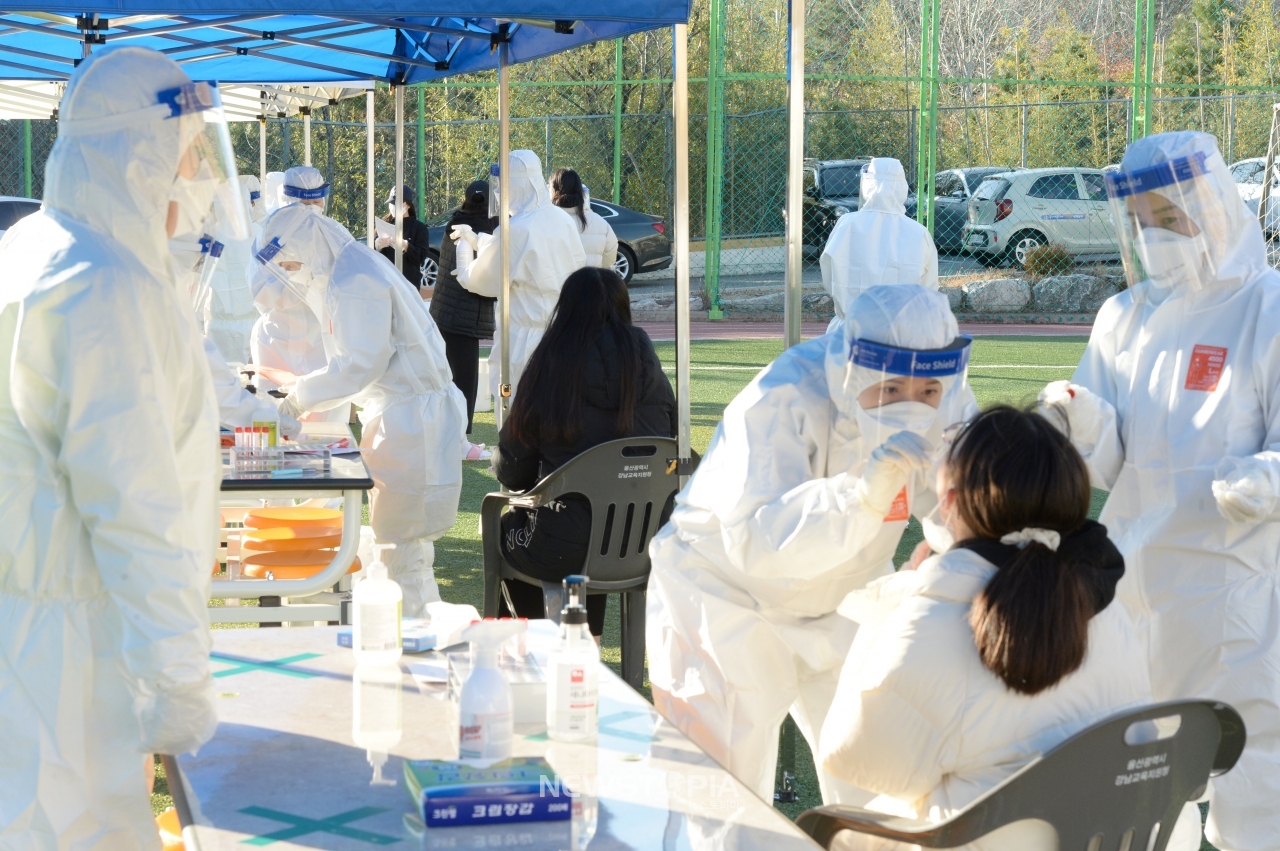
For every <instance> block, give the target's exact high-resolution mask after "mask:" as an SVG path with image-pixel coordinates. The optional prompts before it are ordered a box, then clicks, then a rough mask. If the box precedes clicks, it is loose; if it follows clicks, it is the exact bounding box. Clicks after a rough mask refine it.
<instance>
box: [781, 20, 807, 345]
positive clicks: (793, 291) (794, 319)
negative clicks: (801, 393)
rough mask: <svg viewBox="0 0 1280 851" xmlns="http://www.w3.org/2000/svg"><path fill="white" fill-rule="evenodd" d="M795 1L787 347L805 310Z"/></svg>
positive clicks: (799, 29) (800, 54)
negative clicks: (803, 299)
mask: <svg viewBox="0 0 1280 851" xmlns="http://www.w3.org/2000/svg"><path fill="white" fill-rule="evenodd" d="M804 3H805V0H791V2H790V3H788V4H787V6H788V9H789V11H790V19H789V21H788V36H789V39H788V44H787V54H788V57H787V58H788V62H787V225H786V226H787V283H786V290H787V292H786V301H785V302H784V303H783V321H784V324H785V327H786V332H785V338H786V346H787V347H788V348H789V347H791V346H795V345H797V344H799V342H800V320H801V318H802V312H803V310H804V304H803V301H802V297H803V296H804V206H803V195H802V194H801V193H802V191H803V188H804V187H803V179H804V23H805V21H804V15H805V9H804Z"/></svg>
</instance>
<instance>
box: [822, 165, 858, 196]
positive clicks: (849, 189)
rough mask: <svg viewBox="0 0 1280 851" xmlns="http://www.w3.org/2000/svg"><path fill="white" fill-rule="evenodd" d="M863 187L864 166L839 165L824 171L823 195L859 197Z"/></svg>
mask: <svg viewBox="0 0 1280 851" xmlns="http://www.w3.org/2000/svg"><path fill="white" fill-rule="evenodd" d="M861 186H862V165H861V164H858V165H839V166H832V167H829V168H824V169H823V170H822V195H823V197H826V198H847V197H849V196H850V195H857V194H858V190H859V189H860V188H861Z"/></svg>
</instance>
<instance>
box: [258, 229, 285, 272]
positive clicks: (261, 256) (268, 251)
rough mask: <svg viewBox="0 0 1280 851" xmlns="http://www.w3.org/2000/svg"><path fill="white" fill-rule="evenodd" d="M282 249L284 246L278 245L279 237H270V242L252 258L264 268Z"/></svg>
mask: <svg viewBox="0 0 1280 851" xmlns="http://www.w3.org/2000/svg"><path fill="white" fill-rule="evenodd" d="M282 248H284V246H283V245H281V244H280V237H278V236H277V237H272V239H271V241H270V242H268V243H267V244H266V245H264V246H262V249H261V250H260V251H259V252H258V253H257V254H255V255H253V256H254V257H255V258H256V259H257V261H258V262H259V263H261V264H262V265H263V266H266V265H267V264H268V263H270V262H271V261H272V260H274V259H275V256H276V255H277V254H279V253H280V249H282Z"/></svg>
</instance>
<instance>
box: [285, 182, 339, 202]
mask: <svg viewBox="0 0 1280 851" xmlns="http://www.w3.org/2000/svg"><path fill="white" fill-rule="evenodd" d="M284 195H285V197H286V198H296V199H298V200H299V201H323V200H324V199H325V198H328V197H329V184H327V183H326V184H325V185H324V186H320V187H317V188H315V189H303V188H301V187H299V186H285V187H284Z"/></svg>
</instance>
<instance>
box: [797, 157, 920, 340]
mask: <svg viewBox="0 0 1280 851" xmlns="http://www.w3.org/2000/svg"><path fill="white" fill-rule="evenodd" d="M907 191H908V189H907V176H906V174H905V173H904V172H903V170H902V163H900V162H898V161H897V160H895V159H891V158H888V157H877V158H876V159H873V160H872V161H871V162H870V163H868V164H867V165H865V166H863V169H862V186H861V189H860V190H859V193H858V194H859V198H860V199H861V206H859V208H858V210H857V211H856V212H852V213H845V214H844V215H843V216H841V217H840V218H839V219H837V220H836V226H835V228H834V229H833V230H832V231H831V236H829V237H827V244H826V246H825V247H824V248H823V249H822V257H821V259H820V261H819V263H820V264H821V266H822V286H823V288H825V289H826V291H827V292H829V293H831V299H832V301H834V302H835V311H836V315H835V318H834V319H832V320H831V324H830V326H828V327H827V330H828V331H834V330H835V329H836V326H837V325H839V324H840V320H842V319H843V318H844V317H845V316H848V315H849V305H850V304H852V303H853V300H854V299H855V298H857V297H858V293H860V292H862V291H863V290H865V289H866V288H867V287H874V286H876V285H877V284H919V285H920V286H922V287H926V288H928V289H931V290H936V289H937V288H938V249H937V248H935V247H934V244H933V237H932V236H931V235H930V234H929V229H928V228H926V227H924V226H923V225H921V224H920V223H919V222H917V221H915V220H914V219H909V218H907V215H906V211H907V208H906V202H907Z"/></svg>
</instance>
